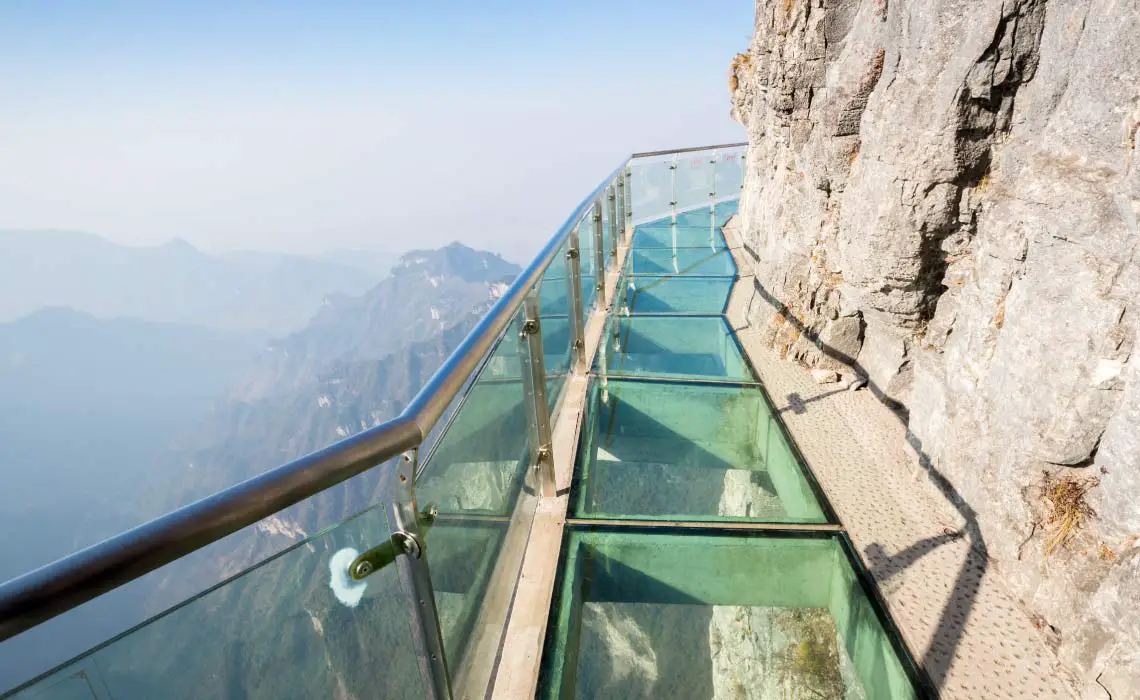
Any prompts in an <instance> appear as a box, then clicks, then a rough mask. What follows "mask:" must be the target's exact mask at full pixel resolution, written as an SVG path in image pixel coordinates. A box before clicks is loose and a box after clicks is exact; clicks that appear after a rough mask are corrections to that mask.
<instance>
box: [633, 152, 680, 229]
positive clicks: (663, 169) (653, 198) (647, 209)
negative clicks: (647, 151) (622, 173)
mask: <svg viewBox="0 0 1140 700" xmlns="http://www.w3.org/2000/svg"><path fill="white" fill-rule="evenodd" d="M671 163H672V160H671V159H670V160H642V159H638V160H635V161H633V164H632V165H631V166H630V167H631V176H630V181H631V188H632V191H631V192H630V200H631V201H632V203H633V220H634V221H635V222H636V221H648V220H652V219H657V218H660V217H662V216H667V215H668V214H669V213H670V211H671V207H670V205H669V202H670V201H672V199H671V198H672V171H670V170H669V166H670V165H671Z"/></svg>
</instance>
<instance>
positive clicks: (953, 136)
mask: <svg viewBox="0 0 1140 700" xmlns="http://www.w3.org/2000/svg"><path fill="white" fill-rule="evenodd" d="M729 83H730V88H731V90H732V101H733V108H732V109H733V115H734V116H735V118H737V119H738V120H739V121H740V122H741V123H742V124H744V125H745V127H746V128H747V130H748V135H749V144H750V148H749V158H748V171H747V175H746V180H745V188H744V194H743V198H742V200H741V221H742V231H743V237H744V239H745V241H746V244H747V252H748V254H749V256H750V257H751V258H752V259H753V260H754V265H753V267H754V270H753V271H754V272H755V275H756V285H757V292H758V293H757V294H756V296H755V297H754V299H753V303H752V306H751V308H750V320H751V322H752V324H753V325H754V326H756V327H760V328H762V329H764V331H765V337H766V339H767V341H768V342H769V343H770V344H771V345H772V346H773V347H775V348H777V349H779V351H780V352H781V353H782V354H783V355H785V356H786V357H787V358H788V359H790V360H793V361H796V362H799V363H801V364H803V365H805V366H808V367H826V368H831V369H837V370H841V371H845V372H855V373H858V374H862V375H864V376H866V377H867V378H869V380H870V387H871V389H872V390H873V391H876V392H877V393H878V394H879V395H880V396H881V398H883V399H884V400H885V401H887V402H888V403H890V404H891V405H893V406H895V407H896V408H897V409H898V412H899V416H900V420H903V421H907V422H908V427H909V433H910V436H911V437H910V439H911V443H912V445H913V446H914V447H915V448H916V450H917V451H918V452H919V455H920V458H921V459H922V460H923V461H924V463H925V465H926V466H927V468H928V469H930V470H931V473H932V474H933V475H935V476H936V477H937V479H936V481H939V482H941V483H942V486H943V487H944V488H945V489H946V490H947V491H948V492H953V493H954V499H955V500H956V501H957V502H958V504H959V510H960V511H961V512H963V513H967V514H968V515H967V519H968V520H971V521H973V522H971V523H970V524H969V527H971V528H973V529H974V530H976V534H977V536H976V538H975V544H976V545H977V546H978V547H980V548H983V549H984V550H985V551H986V552H988V554H989V556H990V557H991V558H992V559H993V560H994V561H995V562H996V564H997V568H998V569H999V570H1000V571H1001V573H1002V574H1003V576H1004V577H1005V579H1006V581H1007V583H1008V585H1009V586H1010V588H1011V590H1012V591H1013V592H1014V593H1015V595H1017V596H1018V597H1019V598H1020V599H1021V600H1022V601H1023V602H1024V603H1025V605H1026V608H1027V611H1028V614H1031V615H1033V616H1034V619H1035V620H1036V621H1037V622H1038V624H1039V627H1040V629H1042V630H1043V633H1044V634H1045V635H1046V637H1047V639H1048V641H1050V643H1051V644H1052V646H1053V647H1054V648H1055V649H1056V651H1057V653H1058V655H1059V657H1060V658H1061V660H1062V661H1063V662H1065V663H1066V664H1067V665H1069V667H1070V668H1072V669H1073V670H1074V672H1075V673H1077V674H1078V675H1079V676H1080V677H1081V678H1083V679H1084V691H1083V692H1087V693H1088V697H1106V695H1104V691H1105V690H1108V691H1110V692H1113V693H1114V697H1118V698H1119V697H1133V696H1134V695H1135V693H1136V692H1137V691H1136V689H1137V688H1140V548H1138V547H1137V541H1138V540H1137V538H1138V536H1140V502H1138V501H1140V367H1138V365H1140V361H1137V360H1135V359H1133V346H1134V344H1135V342H1136V335H1137V327H1138V323H1137V315H1138V314H1140V308H1138V306H1140V270H1138V269H1137V263H1138V260H1137V255H1136V249H1137V246H1138V245H1140V232H1138V227H1137V219H1138V218H1140V153H1137V142H1138V139H1140V134H1138V133H1137V131H1138V126H1140V2H1138V0H758V1H757V8H756V28H755V35H754V38H753V41H752V45H751V47H750V48H749V50H748V52H746V53H743V54H740V55H738V56H737V57H736V59H735V60H734V61H733V64H732V68H731V77H730V81H729ZM1045 474H1048V478H1046V477H1045ZM1094 479H1095V480H1096V481H1095V482H1094V481H1093V480H1094ZM1058 483H1067V484H1070V485H1071V484H1081V485H1082V488H1088V490H1087V493H1086V494H1085V495H1084V497H1083V501H1084V502H1085V503H1087V506H1088V508H1090V509H1091V512H1090V511H1081V512H1084V513H1085V517H1084V520H1083V526H1081V527H1079V528H1074V529H1073V531H1072V532H1073V535H1072V536H1071V537H1066V536H1065V533H1066V532H1067V527H1066V526H1065V524H1064V522H1065V521H1064V518H1063V517H1058V515H1061V516H1063V515H1066V514H1067V513H1068V511H1065V512H1061V511H1059V510H1058V509H1059V508H1060V507H1061V505H1060V504H1059V503H1058V502H1057V498H1056V492H1055V491H1052V490H1050V489H1051V487H1052V486H1055V485H1056V484H1058ZM1093 483H1095V484H1096V485H1095V486H1091V485H1092V484H1093ZM1046 484H1048V485H1051V486H1050V487H1047V486H1046ZM1077 505H1078V506H1079V505H1080V504H1079V503H1078V504H1077ZM1077 511H1080V509H1079V508H1077V509H1076V510H1074V511H1073V512H1077ZM1077 517H1079V516H1077ZM1051 545H1052V547H1051ZM1047 551H1048V554H1046V552H1047ZM1102 689H1103V690H1102ZM1098 693H1099V694H1098ZM1117 693H1118V694H1117Z"/></svg>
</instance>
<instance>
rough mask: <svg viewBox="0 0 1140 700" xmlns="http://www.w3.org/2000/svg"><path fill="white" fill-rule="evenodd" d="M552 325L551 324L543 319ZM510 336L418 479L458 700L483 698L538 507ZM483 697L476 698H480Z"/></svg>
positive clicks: (513, 329)
mask: <svg viewBox="0 0 1140 700" xmlns="http://www.w3.org/2000/svg"><path fill="white" fill-rule="evenodd" d="M544 323H545V319H544ZM520 329H521V316H520V318H516V320H515V321H514V322H513V323H512V324H511V325H510V326H509V327H508V329H507V332H506V333H505V334H504V336H503V339H502V341H501V342H500V343H499V345H498V347H497V348H495V350H494V351H493V352H492V355H491V358H490V359H489V360H488V362H487V364H486V366H485V367H484V369H483V371H482V373H481V374H480V375H479V377H478V378H477V379H476V380H475V382H474V383H473V384H472V385H471V388H470V390H469V391H468V393H467V395H466V396H465V397H464V401H463V402H462V403H461V404H460V405H459V407H458V408H457V409H456V411H455V413H454V416H453V418H452V420H451V422H450V423H449V424H448V426H447V429H446V431H445V432H444V434H443V437H442V438H441V439H440V441H439V444H438V446H437V447H436V449H435V451H434V452H433V453H432V454H431V455H430V456H429V457H428V458H427V461H426V463H425V464H424V466H423V469H422V472H421V474H420V476H419V478H418V479H417V484H416V490H417V493H416V499H417V503H418V505H419V507H420V508H421V510H422V509H425V508H429V507H431V506H434V507H436V508H438V511H439V514H438V515H437V516H436V518H435V521H434V523H433V524H432V525H431V527H430V528H429V529H428V531H427V534H426V538H425V539H426V541H427V553H428V564H429V567H430V570H431V577H432V586H433V590H434V593H435V602H436V608H437V610H438V611H439V617H440V626H441V628H442V630H443V641H444V651H445V655H446V658H447V662H448V668H449V671H450V673H451V678H452V685H453V687H454V688H456V689H462V690H463V692H462V693H459V692H457V697H465V696H468V695H469V696H472V697H475V696H478V697H482V695H483V694H484V692H483V691H484V690H485V688H486V687H487V684H488V683H489V682H490V679H491V678H492V674H493V672H494V664H495V650H497V649H498V646H499V642H500V641H501V640H500V636H498V633H497V632H495V631H496V630H498V631H501V630H502V629H503V628H504V623H505V620H506V615H507V611H508V605H507V603H509V601H510V600H511V598H512V596H513V593H514V590H515V586H516V584H517V581H518V574H519V570H520V567H521V564H522V547H520V542H521V543H522V544H523V545H525V541H526V532H528V531H529V529H530V521H531V518H532V517H533V514H534V507H535V505H536V500H535V499H534V497H533V493H534V491H535V489H534V484H533V483H528V479H529V478H532V474H533V473H532V470H530V469H528V466H529V464H530V447H529V442H528V432H527V411H526V406H525V403H524V401H525V396H524V389H523V381H522V379H521V364H520V357H519V330H520ZM476 689H478V690H476Z"/></svg>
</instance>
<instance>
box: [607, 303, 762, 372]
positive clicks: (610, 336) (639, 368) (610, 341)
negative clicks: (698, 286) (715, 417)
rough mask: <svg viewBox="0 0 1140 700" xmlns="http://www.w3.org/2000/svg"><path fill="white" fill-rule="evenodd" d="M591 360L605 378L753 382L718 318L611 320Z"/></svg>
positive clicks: (680, 317)
mask: <svg viewBox="0 0 1140 700" xmlns="http://www.w3.org/2000/svg"><path fill="white" fill-rule="evenodd" d="M603 340H604V341H605V342H604V343H603V344H602V345H601V346H600V347H599V348H598V354H597V357H596V358H595V360H594V369H595V372H596V373H597V374H600V375H603V376H642V377H667V378H676V379H718V380H728V381H746V382H750V381H754V379H755V376H754V375H753V373H752V369H751V368H750V367H749V366H748V363H747V362H745V360H744V355H743V353H742V352H741V350H740V345H739V344H738V343H737V341H736V336H735V335H733V333H732V329H731V328H729V326H728V322H727V321H726V320H725V319H724V317H722V316H611V317H610V318H609V320H608V321H607V323H606V331H605V337H604V338H603Z"/></svg>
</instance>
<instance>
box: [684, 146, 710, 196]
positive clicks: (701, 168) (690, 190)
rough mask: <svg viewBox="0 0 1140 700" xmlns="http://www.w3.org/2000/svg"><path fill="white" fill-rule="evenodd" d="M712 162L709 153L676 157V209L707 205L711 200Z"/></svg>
mask: <svg viewBox="0 0 1140 700" xmlns="http://www.w3.org/2000/svg"><path fill="white" fill-rule="evenodd" d="M712 177H713V162H712V158H711V157H710V154H709V153H688V154H682V155H679V156H678V157H677V209H678V210H684V209H689V208H691V207H694V206H698V205H702V204H703V205H706V206H707V205H708V203H709V201H710V199H711V198H712V197H711V195H712V184H713V183H712Z"/></svg>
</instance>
